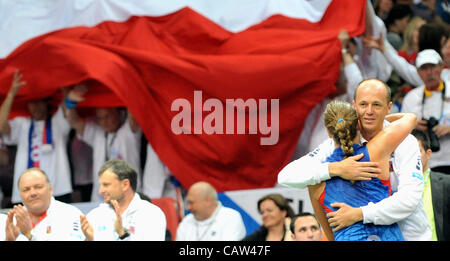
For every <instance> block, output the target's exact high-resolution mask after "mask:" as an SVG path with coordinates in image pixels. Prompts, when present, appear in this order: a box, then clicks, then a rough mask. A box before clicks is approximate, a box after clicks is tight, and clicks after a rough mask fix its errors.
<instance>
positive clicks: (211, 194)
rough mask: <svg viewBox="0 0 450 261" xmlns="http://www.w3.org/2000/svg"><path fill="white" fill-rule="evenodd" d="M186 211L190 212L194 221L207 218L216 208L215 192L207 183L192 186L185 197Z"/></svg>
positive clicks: (201, 182)
mask: <svg viewBox="0 0 450 261" xmlns="http://www.w3.org/2000/svg"><path fill="white" fill-rule="evenodd" d="M186 200H187V209H188V210H189V211H191V213H192V214H193V215H194V217H195V219H196V220H205V219H207V218H209V217H210V216H211V215H212V214H213V213H214V211H215V210H216V208H217V204H218V200H217V191H216V190H215V189H214V187H213V186H211V184H209V183H207V182H203V181H200V182H197V183H195V184H193V185H192V186H191V187H190V188H189V191H188V194H187V196H186Z"/></svg>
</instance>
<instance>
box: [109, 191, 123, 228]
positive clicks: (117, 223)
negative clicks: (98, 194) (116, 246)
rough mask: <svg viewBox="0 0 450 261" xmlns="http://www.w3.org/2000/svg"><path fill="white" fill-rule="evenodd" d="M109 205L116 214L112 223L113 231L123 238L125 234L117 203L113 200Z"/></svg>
mask: <svg viewBox="0 0 450 261" xmlns="http://www.w3.org/2000/svg"><path fill="white" fill-rule="evenodd" d="M111 205H112V206H113V207H114V211H115V212H116V221H115V222H114V229H115V230H116V232H117V234H119V236H123V234H125V230H124V229H123V225H122V216H121V215H120V211H119V203H118V202H117V200H115V199H113V200H111Z"/></svg>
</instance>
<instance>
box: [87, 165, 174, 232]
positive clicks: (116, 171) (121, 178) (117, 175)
mask: <svg viewBox="0 0 450 261" xmlns="http://www.w3.org/2000/svg"><path fill="white" fill-rule="evenodd" d="M99 182H100V194H101V195H102V196H103V198H104V203H102V204H100V206H99V207H97V208H95V209H93V210H91V212H89V214H88V215H87V216H82V217H81V227H82V231H83V233H84V234H85V236H86V240H88V241H92V240H95V241H99V240H101V241H110V240H113V241H121V240H131V241H137V240H139V241H144V240H145V241H147V240H149V241H164V239H165V234H166V216H165V215H164V212H163V211H162V210H161V209H160V208H159V207H157V206H156V205H153V204H152V203H150V202H148V201H146V200H142V199H141V198H140V197H139V195H138V194H137V193H136V187H137V173H136V171H135V170H134V169H133V168H132V167H131V166H130V165H129V164H128V163H126V162H125V161H123V160H109V161H107V162H105V163H104V164H103V166H102V167H101V168H100V171H99Z"/></svg>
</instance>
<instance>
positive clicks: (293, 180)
mask: <svg viewBox="0 0 450 261" xmlns="http://www.w3.org/2000/svg"><path fill="white" fill-rule="evenodd" d="M333 150H334V143H333V140H332V139H327V140H326V141H324V142H323V143H322V144H320V145H319V147H317V148H316V149H315V150H313V151H312V152H310V153H308V154H307V155H305V156H303V157H301V158H299V159H297V160H294V161H292V162H291V163H289V164H287V165H286V166H285V167H284V168H283V169H282V170H281V171H280V173H278V183H279V184H280V185H283V186H287V187H293V188H301V189H303V188H306V187H307V186H309V185H315V184H319V183H320V182H322V181H325V180H328V179H330V174H329V173H328V162H325V160H326V158H327V157H328V156H329V155H331V153H332V152H333Z"/></svg>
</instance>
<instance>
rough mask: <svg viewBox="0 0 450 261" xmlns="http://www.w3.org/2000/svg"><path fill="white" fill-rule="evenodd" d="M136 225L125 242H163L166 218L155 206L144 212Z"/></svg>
mask: <svg viewBox="0 0 450 261" xmlns="http://www.w3.org/2000/svg"><path fill="white" fill-rule="evenodd" d="M145 213H146V214H145V215H142V216H141V217H140V218H139V219H138V220H139V221H138V222H139V223H138V224H136V231H135V233H131V232H130V236H129V237H127V238H126V240H130V241H164V240H165V238H166V216H165V214H164V212H163V211H162V210H161V209H160V208H159V207H157V206H156V205H153V204H152V205H151V208H149V209H146V210H145Z"/></svg>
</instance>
